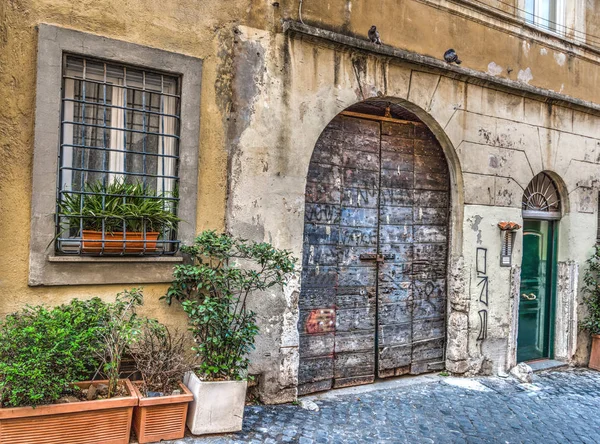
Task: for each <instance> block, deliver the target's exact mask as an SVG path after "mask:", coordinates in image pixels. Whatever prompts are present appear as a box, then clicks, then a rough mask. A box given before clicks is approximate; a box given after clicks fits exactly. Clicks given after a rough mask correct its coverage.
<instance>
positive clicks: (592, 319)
mask: <svg viewBox="0 0 600 444" xmlns="http://www.w3.org/2000/svg"><path fill="white" fill-rule="evenodd" d="M586 266H587V268H586V270H585V274H584V276H583V282H584V287H583V302H584V304H585V305H586V308H587V316H586V317H585V318H583V320H582V321H581V322H580V323H579V327H580V328H581V329H582V330H586V331H588V332H589V333H590V334H591V335H592V350H591V354H590V363H589V367H590V368H593V369H595V370H600V246H598V245H596V246H595V247H594V254H593V255H592V257H590V258H589V259H588V260H587V261H586Z"/></svg>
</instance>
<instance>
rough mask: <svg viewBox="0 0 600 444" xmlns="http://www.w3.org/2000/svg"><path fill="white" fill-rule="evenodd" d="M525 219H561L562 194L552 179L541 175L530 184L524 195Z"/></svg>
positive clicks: (546, 175) (544, 174)
mask: <svg viewBox="0 0 600 444" xmlns="http://www.w3.org/2000/svg"><path fill="white" fill-rule="evenodd" d="M522 208H523V217H528V218H535V219H560V216H561V211H560V210H561V206H560V194H559V193H558V188H557V187H556V184H555V183H554V181H553V180H552V178H551V177H550V176H549V175H548V174H546V173H540V174H538V175H537V176H535V177H534V178H533V179H532V181H531V182H530V183H529V185H528V186H527V188H526V189H525V192H524V193H523V206H522Z"/></svg>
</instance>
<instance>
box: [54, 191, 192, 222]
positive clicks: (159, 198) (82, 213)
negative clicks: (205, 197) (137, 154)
mask: <svg viewBox="0 0 600 444" xmlns="http://www.w3.org/2000/svg"><path fill="white" fill-rule="evenodd" d="M84 193H85V194H80V193H76V192H66V193H64V194H63V199H62V201H61V202H59V205H58V207H59V216H63V217H68V219H69V228H70V229H71V230H72V231H74V232H77V233H79V230H80V228H82V229H83V230H93V231H102V230H103V229H104V231H105V232H107V233H114V232H122V231H123V226H124V224H126V228H127V231H130V232H144V231H145V232H153V231H154V232H162V231H163V230H165V229H174V228H176V227H177V224H178V223H179V222H180V221H181V219H179V218H178V217H177V215H176V214H175V208H176V205H175V201H172V200H167V199H165V196H164V195H162V194H161V195H157V194H156V192H155V191H154V190H152V189H151V188H149V187H147V186H144V185H143V184H142V183H140V182H137V183H127V182H125V181H124V180H116V181H114V182H112V183H109V184H107V185H105V184H103V183H102V181H98V182H92V183H88V184H86V185H85V187H84ZM175 194H176V193H175ZM174 197H176V196H174ZM80 221H81V225H80Z"/></svg>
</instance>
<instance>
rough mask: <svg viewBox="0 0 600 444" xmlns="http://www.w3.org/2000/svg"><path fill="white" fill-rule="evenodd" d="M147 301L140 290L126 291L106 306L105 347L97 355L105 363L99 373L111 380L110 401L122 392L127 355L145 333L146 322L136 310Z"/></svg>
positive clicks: (102, 336)
mask: <svg viewBox="0 0 600 444" xmlns="http://www.w3.org/2000/svg"><path fill="white" fill-rule="evenodd" d="M143 302H144V296H143V294H142V290H141V289H140V288H133V289H131V290H125V291H123V292H121V293H119V294H117V297H116V299H115V302H113V303H111V304H107V305H106V306H105V308H104V311H103V313H102V316H101V318H100V319H101V325H100V329H99V340H100V341H101V343H102V348H101V349H100V350H99V353H98V354H97V356H98V359H99V360H100V363H101V365H100V366H99V371H98V372H97V373H102V374H104V375H106V378H107V379H108V396H107V397H108V398H111V397H113V396H115V394H117V393H118V387H119V377H120V369H121V361H122V360H123V355H124V354H125V352H126V351H127V350H128V348H129V347H131V346H132V344H134V343H135V341H136V340H137V339H138V337H139V335H140V332H141V330H142V325H143V319H142V318H140V317H139V316H138V315H137V313H136V308H137V307H139V306H141V305H142V304H143Z"/></svg>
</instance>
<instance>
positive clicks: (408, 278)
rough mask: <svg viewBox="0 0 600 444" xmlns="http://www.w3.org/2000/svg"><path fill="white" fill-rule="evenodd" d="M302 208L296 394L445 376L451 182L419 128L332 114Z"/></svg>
mask: <svg viewBox="0 0 600 444" xmlns="http://www.w3.org/2000/svg"><path fill="white" fill-rule="evenodd" d="M305 209H306V210H305V228H304V254H303V271H302V287H301V295H300V321H299V332H300V369H299V393H301V394H303V393H310V392H314V391H319V390H327V389H329V388H332V387H342V386H348V385H356V384H363V383H367V382H372V381H373V380H374V379H375V377H387V376H392V375H398V374H403V373H415V374H416V373H422V372H425V371H432V370H437V369H439V368H441V367H443V365H444V364H443V359H444V347H445V328H446V322H445V313H446V268H447V254H448V220H449V175H448V167H447V164H446V161H445V158H444V155H443V152H442V150H441V147H440V146H439V144H438V143H437V141H436V140H435V137H433V135H432V134H431V133H430V132H429V130H427V128H426V127H425V125H423V124H421V123H418V122H401V123H392V122H381V121H375V120H367V119H358V118H353V117H346V116H338V117H336V118H335V119H334V120H333V121H332V122H331V124H330V125H329V126H328V127H327V129H326V130H325V131H324V132H323V134H322V135H321V137H320V138H319V141H318V142H317V145H316V147H315V151H314V153H313V157H312V159H311V164H310V169H309V173H308V178H307V186H306V205H305ZM440 366H441V367H440Z"/></svg>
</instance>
